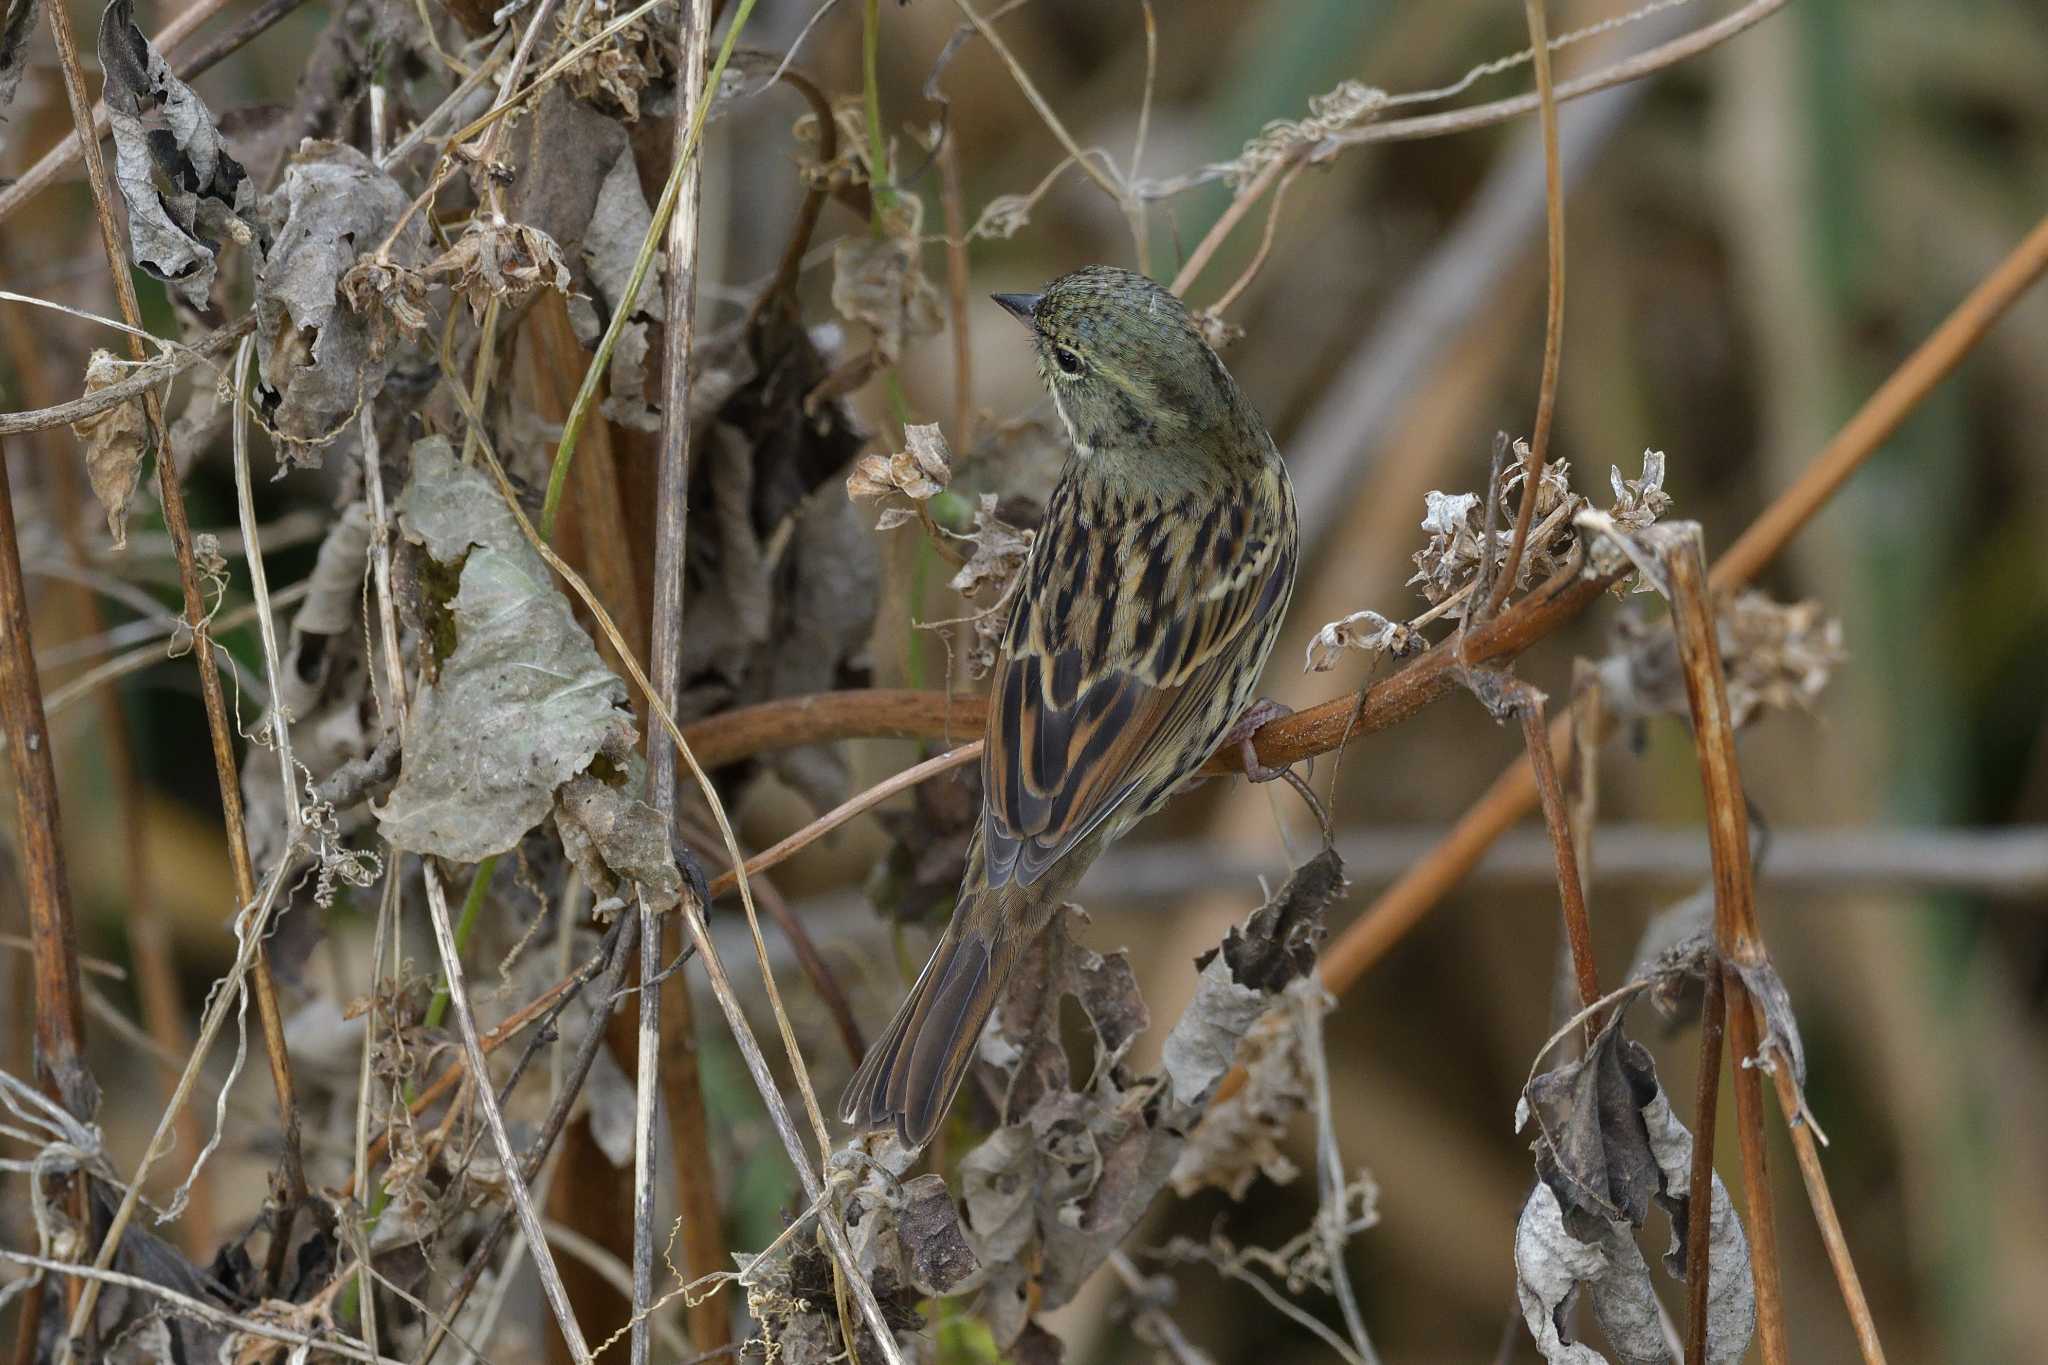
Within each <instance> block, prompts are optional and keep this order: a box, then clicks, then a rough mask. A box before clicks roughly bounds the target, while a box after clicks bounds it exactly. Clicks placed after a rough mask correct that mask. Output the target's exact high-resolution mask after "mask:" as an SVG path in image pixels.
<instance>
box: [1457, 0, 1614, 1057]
mask: <svg viewBox="0 0 2048 1365" xmlns="http://www.w3.org/2000/svg"><path fill="white" fill-rule="evenodd" d="M1522 8H1523V10H1524V11H1525V12H1526V13H1527V14H1528V18H1529V51H1530V53H1531V54H1532V57H1533V59H1534V62H1535V66H1536V112H1537V117H1538V120H1539V122H1540V123H1541V125H1542V132H1543V223H1544V245H1545V265H1546V267H1547V268H1546V271H1545V278H1546V281H1547V286H1548V287H1547V291H1546V299H1545V305H1544V310H1543V380H1542V384H1541V386H1540V387H1539V388H1538V389H1537V391H1536V425H1535V427H1534V428H1533V429H1532V430H1531V432H1530V436H1529V459H1528V461H1527V463H1525V464H1524V465H1523V467H1522V498H1521V503H1520V505H1519V506H1518V507H1517V509H1516V511H1515V537H1514V539H1513V540H1511V541H1509V542H1508V552H1507V556H1506V558H1505V559H1503V560H1502V561H1501V571H1500V581H1498V582H1497V583H1495V584H1494V585H1493V591H1492V593H1491V594H1489V595H1488V597H1487V599H1486V605H1485V606H1484V607H1482V608H1481V609H1480V612H1479V614H1480V615H1481V616H1482V617H1483V616H1491V615H1492V614H1493V613H1494V612H1496V611H1499V610H1500V606H1501V603H1503V602H1505V601H1507V599H1508V594H1509V593H1512V592H1513V591H1514V590H1515V577H1516V575H1517V574H1519V573H1520V572H1521V567H1522V554H1523V551H1524V550H1526V549H1527V548H1528V543H1529V527H1530V526H1531V525H1532V524H1533V523H1534V521H1535V519H1536V494H1537V491H1538V489H1539V488H1540V487H1541V486H1542V483H1543V467H1544V465H1545V464H1546V463H1547V462H1548V461H1549V458H1550V421H1551V416H1552V414H1553V413H1555V412H1556V410H1557V368H1558V358H1559V351H1560V348H1561V347H1562V346H1563V344H1564V172H1563V169H1562V167H1561V166H1560V165H1559V162H1558V153H1557V92H1556V91H1554V90H1553V89H1552V88H1551V82H1550V30H1549V25H1548V23H1547V22H1546V20H1545V19H1544V14H1543V0H1523V5H1522ZM1530 752H1531V754H1532V755H1533V754H1534V752H1535V751H1534V750H1531V751H1530ZM1589 1027H1590V1025H1589Z"/></svg>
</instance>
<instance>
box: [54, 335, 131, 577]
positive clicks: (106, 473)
mask: <svg viewBox="0 0 2048 1365" xmlns="http://www.w3.org/2000/svg"><path fill="white" fill-rule="evenodd" d="M121 377H122V374H121V362H120V361H118V360H116V359H115V358H114V355H113V353H112V352H111V351H105V350H96V351H94V352H93V353H92V359H91V360H89V361H87V362H86V366H85V391H86V392H87V393H88V394H90V393H92V392H93V391H94V390H96V389H103V388H105V387H107V385H109V384H112V383H114V382H115V381H116V380H118V379H120V378H121ZM71 430H72V431H73V432H75V433H77V436H78V439H79V440H81V441H83V442H85V473H86V477H87V478H88V479H90V480H91V481H92V494H93V496H94V497H95V498H98V499H99V503H100V506H101V507H102V508H103V509H105V511H106V514H107V532H108V534H109V535H111V536H113V538H114V548H115V549H117V550H123V549H126V548H127V547H128V500H129V499H130V498H132V497H134V496H135V486H136V484H138V483H139V482H141V480H142V457H143V455H144V454H146V453H147V451H148V447H149V424H148V420H147V417H146V415H145V414H144V411H143V407H142V399H141V398H139V397H137V398H131V399H129V400H127V401H126V402H124V403H116V404H115V405H114V406H113V407H111V408H106V409H104V410H102V411H100V412H96V413H93V414H92V415H91V416H89V417H81V418H79V419H78V420H77V421H76V422H73V423H72V424H71Z"/></svg>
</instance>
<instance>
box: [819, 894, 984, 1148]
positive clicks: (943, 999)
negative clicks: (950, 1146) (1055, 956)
mask: <svg viewBox="0 0 2048 1365" xmlns="http://www.w3.org/2000/svg"><path fill="white" fill-rule="evenodd" d="M962 918H965V916H959V915H956V916H955V917H954V922H953V923H952V924H951V925H949V926H948V927H947V929H946V932H945V934H944V935H943V936H942V937H941V938H940V939H939V944H938V947H936V948H934V949H933V950H932V956H931V961H929V962H927V963H926V964H925V968H924V971H923V972H921V973H919V975H918V978H917V984H916V985H914V986H912V987H911V988H910V994H909V996H908V998H906V999H905V1000H904V1002H903V1008H901V1009H899V1010H898V1011H896V1017H895V1018H894V1019H893V1020H891V1021H890V1023H889V1027H888V1028H887V1029H886V1030H885V1031H884V1032H883V1033H882V1036H881V1037H879V1038H877V1039H876V1040H875V1041H874V1042H873V1043H872V1044H870V1045H869V1047H868V1052H867V1056H866V1057H864V1058H862V1059H861V1064H860V1070H858V1071H856V1072H855V1073H854V1076H853V1079H852V1080H851V1081H849V1082H848V1083H847V1086H846V1093H845V1095H844V1096H843V1097H842V1098H841V1099H840V1101H839V1117H840V1118H841V1119H843V1120H844V1121H846V1122H848V1123H851V1124H855V1125H857V1126H859V1127H861V1128H886V1127H888V1126H890V1125H891V1124H894V1125H895V1127H896V1131H897V1132H898V1133H899V1134H901V1135H902V1137H903V1140H904V1141H905V1142H906V1143H908V1144H910V1145H911V1146H913V1147H919V1146H922V1145H924V1143H926V1142H927V1141H929V1140H930V1139H931V1136H932V1134H933V1132H935V1131H936V1130H937V1129H938V1126H939V1123H940V1121H941V1120H942V1119H944V1118H945V1115H946V1111H947V1110H948V1109H950V1108H951V1107H952V1104H953V1096H954V1095H955V1094H956V1093H958V1091H959V1089H960V1082H961V1081H962V1080H963V1079H965V1077H966V1075H967V1068H968V1066H969V1064H970V1063H972V1062H973V1060H974V1052H975V1048H976V1046H977V1045H978V1043H979V1041H980V1038H981V1028H982V1025H983V1024H985V1023H987V1022H988V1016H989V1012H990V1011H991V1010H992V1009H994V1008H995V1003H996V998H997V996H998V995H1000V994H1001V992H1002V988H1003V981H1004V978H1005V977H1007V976H1008V975H1009V973H1008V971H1007V970H1006V968H1007V960H1008V956H1009V955H1007V954H1005V955H1002V956H1003V959H1004V960H1003V962H1002V964H1000V965H999V964H998V953H997V948H998V946H999V945H997V944H995V943H992V942H991V941H990V940H989V938H988V937H987V936H986V935H985V934H982V933H979V932H976V931H975V930H972V929H963V928H962V927H961V925H960V920H961V919H962Z"/></svg>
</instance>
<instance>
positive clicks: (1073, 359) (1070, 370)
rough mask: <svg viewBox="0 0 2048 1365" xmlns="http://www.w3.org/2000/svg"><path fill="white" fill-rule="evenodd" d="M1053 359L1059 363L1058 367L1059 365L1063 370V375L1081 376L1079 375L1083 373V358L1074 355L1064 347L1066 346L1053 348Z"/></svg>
mask: <svg viewBox="0 0 2048 1365" xmlns="http://www.w3.org/2000/svg"><path fill="white" fill-rule="evenodd" d="M1052 358H1053V360H1054V361H1055V362H1057V363H1058V365H1059V367H1060V370H1061V371H1062V372H1063V373H1065V374H1079V373H1081V357H1079V356H1077V355H1075V354H1074V353H1073V352H1072V351H1070V350H1068V349H1067V348H1066V347H1064V346H1055V347H1053V348H1052Z"/></svg>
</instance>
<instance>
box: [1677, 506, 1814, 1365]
mask: <svg viewBox="0 0 2048 1365" xmlns="http://www.w3.org/2000/svg"><path fill="white" fill-rule="evenodd" d="M1664 572H1665V575H1666V581H1667V582H1668V583H1669V584H1670V589H1671V624H1672V629H1673V631H1674V632H1675V633H1676V634H1677V637H1678V657H1679V662H1680V664H1681V665H1682V667H1683V668H1684V671H1685V699H1686V704H1687V706H1688V708H1689V709H1690V710H1691V712H1692V725H1693V746H1694V748H1695V749H1696V750H1697V751H1698V753H1699V763H1700V782H1701V785H1703V786H1704V787H1705V788H1706V797H1707V844H1708V848H1709V850H1710V851H1711V853H1712V855H1713V863H1714V947H1715V950H1716V956H1717V957H1718V958H1719V962H1718V963H1717V964H1716V965H1717V967H1718V969H1719V971H1720V974H1721V976H1722V978H1723V983H1722V984H1723V988H1724V990H1725V991H1726V993H1727V1015H1728V1032H1729V1033H1730V1034H1731V1035H1732V1036H1733V1039H1734V1046H1735V1067H1734V1071H1735V1115H1736V1119H1737V1123H1738V1128H1739V1131H1740V1133H1741V1137H1742V1177H1743V1179H1742V1184H1743V1194H1744V1197H1745V1199H1746V1201H1747V1203H1748V1206H1749V1240H1750V1249H1751V1252H1752V1260H1751V1265H1752V1269H1753V1271H1754V1274H1755V1277H1756V1306H1757V1330H1758V1333H1759V1335H1760V1336H1761V1337H1762V1341H1763V1353H1764V1360H1765V1362H1766V1365H1784V1362H1785V1361H1786V1360H1787V1359H1788V1357H1787V1354H1786V1348H1785V1302H1784V1297H1783V1294H1782V1292H1781V1290H1780V1287H1779V1276H1778V1233H1777V1227H1776V1223H1775V1221H1774V1218H1773V1214H1772V1211H1771V1186H1770V1173H1769V1170H1768V1167H1767V1165H1766V1162H1765V1160H1764V1131H1763V1088H1762V1078H1761V1077H1759V1076H1758V1075H1757V1072H1756V1068H1755V1067H1753V1066H1750V1065H1747V1063H1748V1062H1749V1061H1750V1059H1752V1058H1754V1057H1756V1056H1757V1055H1758V1051H1757V1049H1758V1027H1757V1020H1756V1017H1755V1016H1754V1015H1753V1014H1752V1013H1751V1011H1750V1008H1749V992H1748V990H1746V989H1745V988H1744V986H1743V984H1742V978H1741V976H1740V975H1739V971H1738V966H1739V964H1757V963H1761V962H1763V961H1764V947H1763V938H1762V935H1761V934H1760V933H1759V932H1758V929H1757V920H1756V888H1755V884H1754V881H1753V879H1752V876H1751V870H1750V848H1749V807H1748V805H1747V804H1746V803H1745V801H1744V800H1743V795H1742V773H1741V770H1740V769H1739V768H1738V767H1737V765H1736V761H1735V723H1734V721H1733V719H1732V718H1731V716H1730V714H1729V710H1728V684H1727V680H1726V679H1725V678H1724V677H1723V676H1722V673H1721V647H1720V641H1719V637H1718V636H1717V634H1716V631H1715V628H1714V611H1713V604H1712V601H1711V599H1710V598H1709V595H1708V590H1707V582H1706V579H1707V564H1706V553H1705V551H1704V550H1703V549H1702V547H1701V536H1700V533H1699V528H1698V527H1697V526H1695V527H1693V528H1691V531H1690V534H1688V535H1686V536H1685V537H1684V538H1682V539H1680V540H1678V541H1677V543H1676V544H1674V545H1673V546H1672V548H1671V549H1670V550H1669V551H1667V552H1666V554H1665V556H1664ZM1707 1084H1708V1082H1707V1081H1706V1080H1705V1079H1702V1081H1701V1085H1702V1086H1705V1085H1707ZM1693 1183H1694V1184H1697V1183H1699V1182H1698V1174H1697V1170H1695V1175H1694V1182H1693ZM1704 1211H1705V1210H1704V1208H1703V1207H1701V1206H1695V1216H1696V1217H1697V1216H1699V1214H1701V1213H1704ZM1695 1292H1698V1291H1695ZM1689 1325H1690V1324H1689ZM1693 1330H1694V1331H1698V1330H1700V1329H1699V1328H1697V1327H1696V1326H1695V1327H1694V1328H1693Z"/></svg>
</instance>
